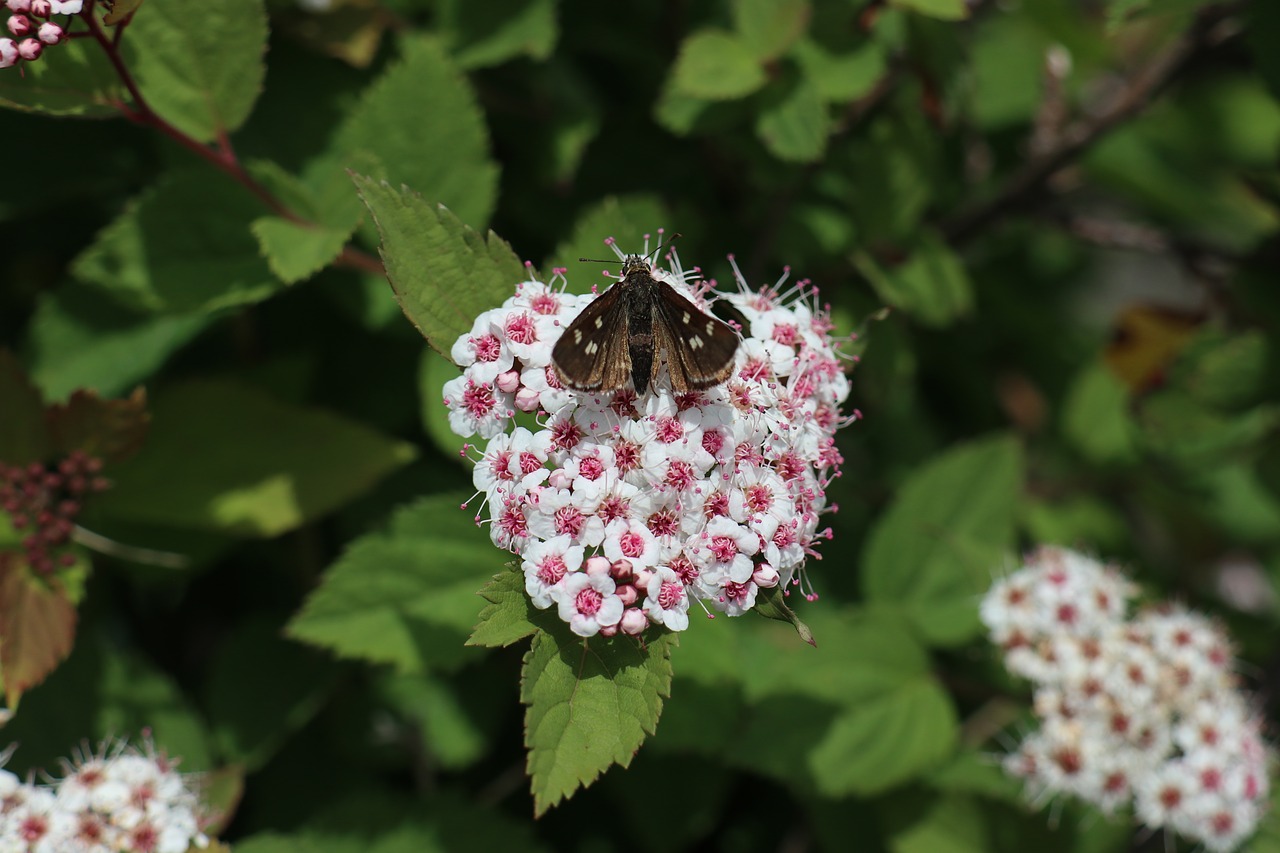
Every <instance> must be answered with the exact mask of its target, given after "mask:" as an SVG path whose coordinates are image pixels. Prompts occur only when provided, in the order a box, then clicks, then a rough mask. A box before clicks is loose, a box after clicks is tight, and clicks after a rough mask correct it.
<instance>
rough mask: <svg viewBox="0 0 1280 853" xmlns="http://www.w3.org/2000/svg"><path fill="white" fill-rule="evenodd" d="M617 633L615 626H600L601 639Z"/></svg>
mask: <svg viewBox="0 0 1280 853" xmlns="http://www.w3.org/2000/svg"><path fill="white" fill-rule="evenodd" d="M617 633H618V626H617V625H601V626H600V636H602V637H612V636H613V635H614V634H617Z"/></svg>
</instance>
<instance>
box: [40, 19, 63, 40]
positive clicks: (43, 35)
mask: <svg viewBox="0 0 1280 853" xmlns="http://www.w3.org/2000/svg"><path fill="white" fill-rule="evenodd" d="M37 35H39V36H40V41H42V42H44V43H45V44H57V43H58V42H60V41H62V38H63V36H64V32H63V29H62V27H60V26H58V25H57V24H55V23H53V22H52V21H45V22H44V23H43V24H41V25H40V30H39V32H38V33H37Z"/></svg>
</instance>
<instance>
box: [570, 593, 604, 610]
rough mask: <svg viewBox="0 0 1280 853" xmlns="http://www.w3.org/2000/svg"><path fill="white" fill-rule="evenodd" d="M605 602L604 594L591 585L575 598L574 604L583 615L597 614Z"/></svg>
mask: <svg viewBox="0 0 1280 853" xmlns="http://www.w3.org/2000/svg"><path fill="white" fill-rule="evenodd" d="M603 603H604V596H603V595H601V594H600V593H598V592H596V591H595V590H594V589H592V588H591V587H587V588H586V589H584V590H583V591H582V592H580V593H578V595H577V596H576V597H575V598H574V599H573V606H574V607H575V608H576V609H577V611H578V612H579V613H581V614H582V615H583V616H595V615H596V613H598V612H599V611H600V605H601V604H603Z"/></svg>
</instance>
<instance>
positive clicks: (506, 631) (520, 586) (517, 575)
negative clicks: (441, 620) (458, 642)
mask: <svg viewBox="0 0 1280 853" xmlns="http://www.w3.org/2000/svg"><path fill="white" fill-rule="evenodd" d="M480 595H481V596H483V598H484V600H485V601H486V602H488V603H487V604H486V605H485V606H484V609H483V610H481V611H480V622H479V624H477V625H476V627H475V630H474V631H472V632H471V637H470V639H468V640H467V645H468V646H487V647H489V648H497V647H499V646H509V645H511V644H512V643H515V642H519V641H520V640H523V639H524V638H525V637H530V636H533V634H534V632H535V631H537V630H538V627H537V626H536V625H534V624H533V622H531V621H529V616H530V601H529V596H528V594H526V593H525V591H524V574H523V573H522V572H519V571H516V570H515V569H512V570H510V571H505V572H502V573H500V574H496V575H494V576H493V580H491V581H489V583H488V584H486V585H485V587H484V589H482V590H480Z"/></svg>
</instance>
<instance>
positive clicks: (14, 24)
mask: <svg viewBox="0 0 1280 853" xmlns="http://www.w3.org/2000/svg"><path fill="white" fill-rule="evenodd" d="M4 5H5V8H7V9H8V10H9V13H10V14H9V19H8V21H7V22H6V27H7V28H8V30H9V34H10V35H12V36H13V38H8V37H5V38H0V68H9V67H11V66H14V65H17V64H18V62H19V61H26V62H34V61H36V60H37V59H39V58H40V54H42V53H44V49H45V48H46V47H48V46H51V45H55V44H58V43H59V42H61V41H63V40H65V39H66V37H67V33H66V29H65V28H64V27H63V26H62V25H60V24H56V23H54V22H53V21H50V20H48V19H49V18H51V17H53V16H54V15H78V14H80V11H81V9H82V8H83V6H84V2H83V0H5V3H4Z"/></svg>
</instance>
